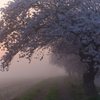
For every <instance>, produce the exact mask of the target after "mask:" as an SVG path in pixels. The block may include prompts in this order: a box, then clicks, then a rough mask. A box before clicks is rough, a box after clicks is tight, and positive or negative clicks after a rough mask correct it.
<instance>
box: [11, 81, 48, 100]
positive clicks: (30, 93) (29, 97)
mask: <svg viewBox="0 0 100 100" xmlns="http://www.w3.org/2000/svg"><path fill="white" fill-rule="evenodd" d="M48 81H49V80H45V81H42V82H39V83H37V84H35V85H34V86H33V87H31V88H30V89H29V90H27V91H25V92H24V93H22V94H20V95H19V96H17V97H16V98H14V99H13V100H35V98H36V96H37V95H38V94H39V93H40V92H41V91H42V89H43V87H44V86H45V85H46V84H47V82H48Z"/></svg>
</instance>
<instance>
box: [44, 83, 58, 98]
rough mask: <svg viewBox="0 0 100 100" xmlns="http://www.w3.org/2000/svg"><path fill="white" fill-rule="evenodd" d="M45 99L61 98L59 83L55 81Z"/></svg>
mask: <svg viewBox="0 0 100 100" xmlns="http://www.w3.org/2000/svg"><path fill="white" fill-rule="evenodd" d="M44 100H59V97H58V88H57V84H56V83H53V84H52V85H51V87H50V89H49V91H48V93H47V95H46V97H45V99H44Z"/></svg>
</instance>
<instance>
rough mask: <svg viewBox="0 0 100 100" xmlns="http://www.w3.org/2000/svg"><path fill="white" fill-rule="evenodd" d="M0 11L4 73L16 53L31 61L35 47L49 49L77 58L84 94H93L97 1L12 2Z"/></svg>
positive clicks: (99, 39) (99, 21)
mask: <svg viewBox="0 0 100 100" xmlns="http://www.w3.org/2000/svg"><path fill="white" fill-rule="evenodd" d="M0 12H1V13H2V17H1V19H0V43H1V44H2V46H1V49H2V50H4V49H6V53H5V55H3V57H2V58H1V60H0V61H1V68H2V69H3V70H5V69H7V70H8V68H9V64H10V62H11V60H12V59H13V57H14V56H15V55H16V54H17V53H18V52H20V55H19V57H20V58H23V57H25V58H27V59H28V60H29V61H31V57H32V55H33V54H34V52H35V50H36V49H37V48H38V49H39V48H42V49H43V50H44V49H46V48H48V47H51V49H50V50H51V52H53V53H56V54H58V55H62V56H64V57H66V56H67V54H76V55H78V56H79V57H80V60H81V61H82V62H83V63H84V64H85V66H86V71H85V72H84V74H83V82H84V86H85V91H86V94H97V91H96V89H95V85H94V76H95V75H96V73H97V71H98V70H99V67H100V1H99V0H39V1H37V0H14V1H13V2H9V3H8V4H7V6H6V7H5V8H1V9H0ZM42 58H43V55H41V59H42ZM72 69H73V68H72ZM80 69H82V67H81V66H80Z"/></svg>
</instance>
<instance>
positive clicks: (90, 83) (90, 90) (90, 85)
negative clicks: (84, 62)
mask: <svg viewBox="0 0 100 100" xmlns="http://www.w3.org/2000/svg"><path fill="white" fill-rule="evenodd" d="M83 83H84V88H85V93H86V95H98V92H97V90H96V88H95V84H94V76H93V75H91V74H90V73H84V74H83Z"/></svg>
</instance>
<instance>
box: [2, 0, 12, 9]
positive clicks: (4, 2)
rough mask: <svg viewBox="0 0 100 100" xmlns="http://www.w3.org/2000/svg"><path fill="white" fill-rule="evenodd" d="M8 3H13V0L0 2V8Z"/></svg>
mask: <svg viewBox="0 0 100 100" xmlns="http://www.w3.org/2000/svg"><path fill="white" fill-rule="evenodd" d="M8 1H13V0H1V1H0V8H1V7H4V4H6V3H7V2H8Z"/></svg>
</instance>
